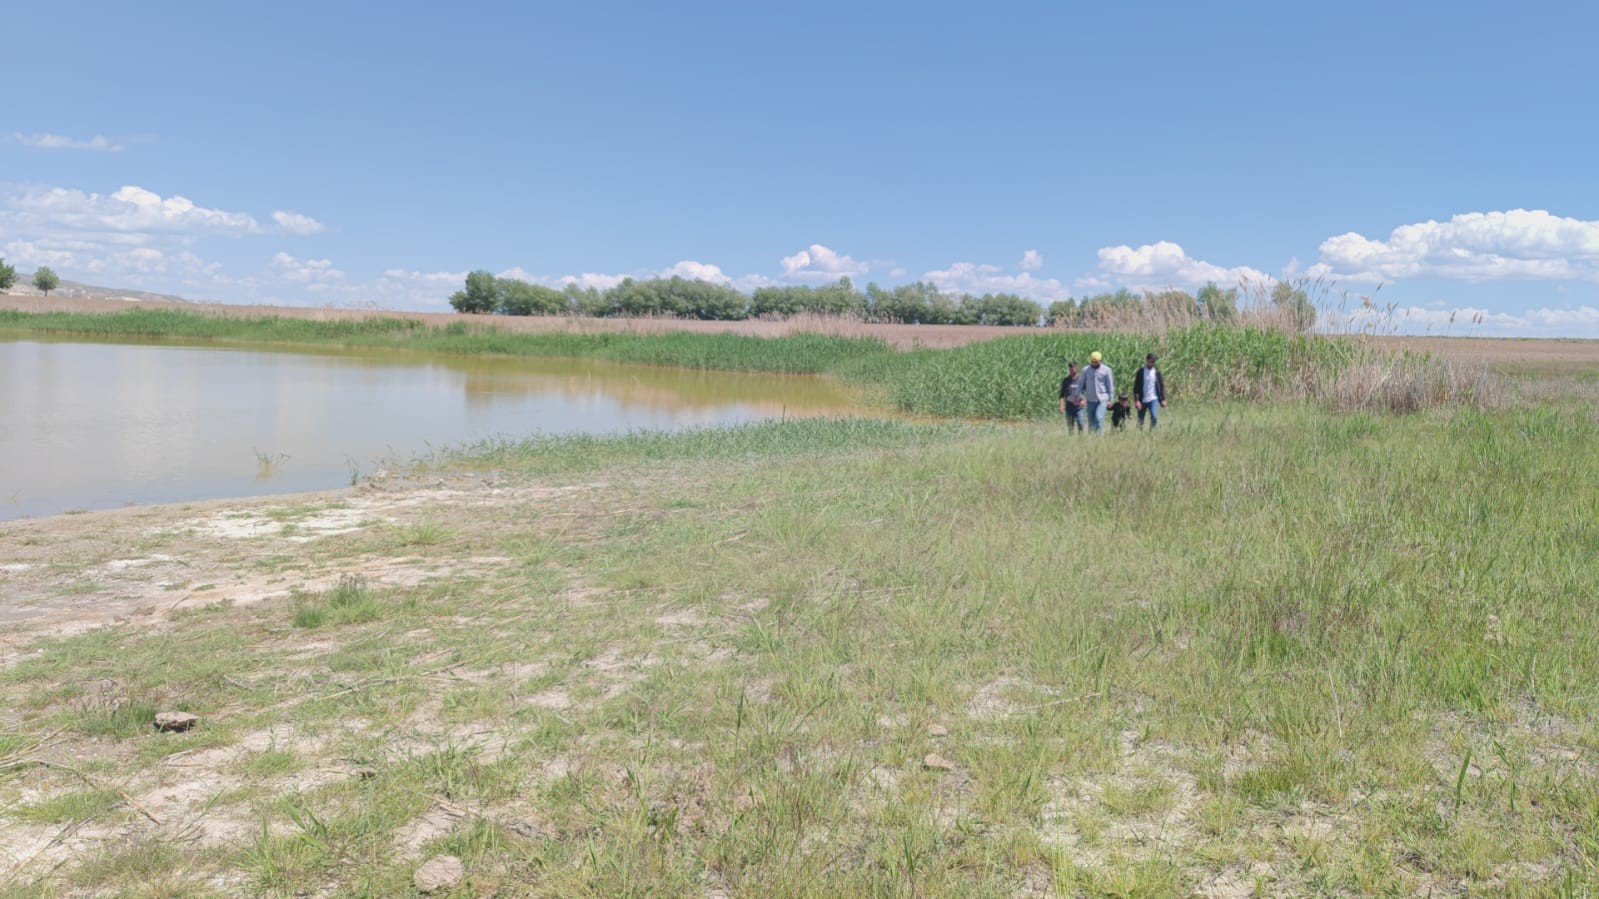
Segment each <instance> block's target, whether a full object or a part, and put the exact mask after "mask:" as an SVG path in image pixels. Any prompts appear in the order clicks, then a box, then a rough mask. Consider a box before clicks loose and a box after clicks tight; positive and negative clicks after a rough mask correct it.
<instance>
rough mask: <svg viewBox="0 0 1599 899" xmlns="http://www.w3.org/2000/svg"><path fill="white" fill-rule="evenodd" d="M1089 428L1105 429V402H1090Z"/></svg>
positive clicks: (1093, 429) (1094, 429) (1095, 429)
mask: <svg viewBox="0 0 1599 899" xmlns="http://www.w3.org/2000/svg"><path fill="white" fill-rule="evenodd" d="M1088 428H1089V430H1092V431H1103V430H1104V429H1105V404H1104V403H1093V402H1091V403H1089V404H1088Z"/></svg>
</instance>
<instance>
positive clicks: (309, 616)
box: [294, 575, 384, 628]
mask: <svg viewBox="0 0 1599 899" xmlns="http://www.w3.org/2000/svg"><path fill="white" fill-rule="evenodd" d="M383 608H384V606H383V602H382V600H381V599H380V598H379V597H378V596H377V594H376V593H374V592H373V591H372V588H371V587H369V586H367V582H366V579H365V578H363V577H360V576H359V575H346V576H344V577H342V578H340V579H339V583H338V584H337V585H335V586H334V588H333V589H332V590H329V591H328V592H327V593H325V594H323V595H321V596H316V597H301V598H300V599H299V600H298V601H297V602H296V603H295V606H294V626H295V627H303V628H318V627H324V626H327V627H334V626H337V625H341V624H360V623H362V622H365V621H375V620H377V619H378V618H379V617H381V616H382V614H383Z"/></svg>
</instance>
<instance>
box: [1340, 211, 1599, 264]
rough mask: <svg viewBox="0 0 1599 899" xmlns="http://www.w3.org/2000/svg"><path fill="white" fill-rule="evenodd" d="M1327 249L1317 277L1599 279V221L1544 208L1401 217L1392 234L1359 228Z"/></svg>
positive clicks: (1341, 235) (1342, 235) (1341, 236)
mask: <svg viewBox="0 0 1599 899" xmlns="http://www.w3.org/2000/svg"><path fill="white" fill-rule="evenodd" d="M1320 252H1321V257H1320V259H1319V261H1318V262H1317V263H1316V264H1315V265H1313V266H1311V267H1310V269H1309V274H1311V275H1312V276H1313V277H1332V278H1341V279H1346V280H1351V281H1393V280H1398V279H1401V278H1442V279H1450V280H1468V281H1493V280H1505V279H1522V280H1574V279H1579V278H1580V279H1588V280H1599V221H1589V220H1584V219H1575V218H1566V217H1562V216H1557V215H1552V214H1551V213H1549V212H1548V211H1546V210H1542V209H1531V210H1529V209H1512V210H1509V211H1507V212H1468V213H1464V214H1461V215H1457V216H1454V217H1453V218H1451V219H1450V220H1449V221H1447V222H1436V221H1431V220H1429V221H1425V222H1420V223H1417V224H1412V225H1401V226H1399V227H1398V228H1395V229H1394V230H1393V231H1392V232H1390V233H1389V235H1388V238H1387V239H1386V240H1374V239H1372V238H1369V237H1366V236H1364V235H1361V234H1357V233H1355V232H1352V231H1351V232H1349V233H1347V234H1340V235H1338V236H1337V237H1330V238H1328V239H1327V240H1325V241H1323V242H1322V244H1321V250H1320Z"/></svg>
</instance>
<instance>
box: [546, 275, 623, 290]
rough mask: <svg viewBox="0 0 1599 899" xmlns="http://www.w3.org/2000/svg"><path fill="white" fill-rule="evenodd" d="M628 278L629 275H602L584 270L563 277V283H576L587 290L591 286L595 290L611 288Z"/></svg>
mask: <svg viewBox="0 0 1599 899" xmlns="http://www.w3.org/2000/svg"><path fill="white" fill-rule="evenodd" d="M626 280H627V275H601V274H596V273H594V272H584V273H583V274H581V275H567V276H565V277H563V278H562V279H561V283H562V284H576V285H577V286H579V287H581V288H584V289H585V290H586V289H588V288H590V287H592V288H594V289H595V290H610V289H611V288H613V287H615V286H616V285H618V284H621V283H622V282H623V281H626Z"/></svg>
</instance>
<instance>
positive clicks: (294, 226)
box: [272, 209, 327, 235]
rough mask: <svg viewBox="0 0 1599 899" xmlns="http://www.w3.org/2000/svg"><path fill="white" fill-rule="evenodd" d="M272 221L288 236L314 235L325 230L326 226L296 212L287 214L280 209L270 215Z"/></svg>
mask: <svg viewBox="0 0 1599 899" xmlns="http://www.w3.org/2000/svg"><path fill="white" fill-rule="evenodd" d="M272 221H274V222H277V223H278V227H279V228H280V229H282V230H284V231H287V232H288V233H290V234H299V235H306V234H316V233H318V232H320V231H325V230H327V226H326V225H323V224H322V223H321V222H319V221H317V220H316V219H314V218H312V217H310V216H309V215H301V214H300V213H298V212H287V211H284V210H282V209H279V210H278V211H276V212H274V213H272Z"/></svg>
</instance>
